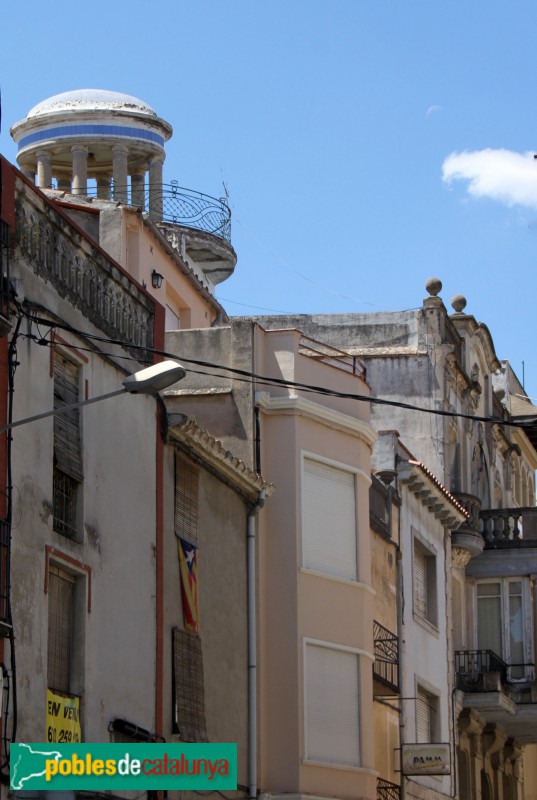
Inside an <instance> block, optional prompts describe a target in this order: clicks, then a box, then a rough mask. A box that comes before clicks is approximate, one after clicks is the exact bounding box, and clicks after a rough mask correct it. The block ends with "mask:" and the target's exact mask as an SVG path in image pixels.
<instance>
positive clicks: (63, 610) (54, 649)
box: [47, 569, 75, 692]
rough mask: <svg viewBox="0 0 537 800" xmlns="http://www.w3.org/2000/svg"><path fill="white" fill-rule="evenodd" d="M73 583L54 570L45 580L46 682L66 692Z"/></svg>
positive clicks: (69, 665) (66, 576)
mask: <svg viewBox="0 0 537 800" xmlns="http://www.w3.org/2000/svg"><path fill="white" fill-rule="evenodd" d="M74 588H75V579H74V578H72V577H71V576H70V575H68V574H67V573H65V572H60V570H53V569H51V571H50V572H49V576H48V649H47V682H48V686H49V688H50V689H56V690H57V691H60V692H69V678H70V671H71V641H72V632H73V598H74Z"/></svg>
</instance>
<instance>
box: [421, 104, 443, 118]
mask: <svg viewBox="0 0 537 800" xmlns="http://www.w3.org/2000/svg"><path fill="white" fill-rule="evenodd" d="M443 110H444V106H429V108H428V109H427V111H426V112H425V116H426V117H430V116H431V114H434V113H435V112H436V111H443Z"/></svg>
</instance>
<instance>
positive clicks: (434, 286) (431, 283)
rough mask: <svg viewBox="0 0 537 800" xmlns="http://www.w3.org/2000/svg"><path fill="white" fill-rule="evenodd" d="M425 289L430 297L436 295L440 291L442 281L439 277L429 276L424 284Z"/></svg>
mask: <svg viewBox="0 0 537 800" xmlns="http://www.w3.org/2000/svg"><path fill="white" fill-rule="evenodd" d="M425 288H426V290H427V291H428V292H429V294H430V295H431V297H436V296H437V294H439V293H440V292H441V291H442V281H441V280H440V278H429V280H428V281H427V283H426V284H425Z"/></svg>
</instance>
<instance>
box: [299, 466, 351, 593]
mask: <svg viewBox="0 0 537 800" xmlns="http://www.w3.org/2000/svg"><path fill="white" fill-rule="evenodd" d="M303 481H304V485H303V489H302V548H303V565H304V567H306V568H307V569H312V570H316V571H317V572H325V573H327V574H329V575H334V576H336V577H338V578H346V579H348V580H353V581H355V580H357V549H356V490H355V476H354V473H352V472H346V471H345V470H342V469H337V468H335V467H332V466H329V465H328V464H323V463H321V462H319V461H314V460H312V459H309V458H305V459H304V472H303Z"/></svg>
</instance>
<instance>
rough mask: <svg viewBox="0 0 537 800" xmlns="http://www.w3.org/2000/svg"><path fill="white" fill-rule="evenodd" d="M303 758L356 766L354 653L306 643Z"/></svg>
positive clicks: (357, 734) (357, 713) (357, 735)
mask: <svg viewBox="0 0 537 800" xmlns="http://www.w3.org/2000/svg"><path fill="white" fill-rule="evenodd" d="M305 668H306V680H305V685H306V758H307V759H310V760H312V761H321V762H328V763H338V764H348V765H352V766H359V765H360V706H359V697H360V692H359V663H358V656H357V655H356V654H354V653H346V652H343V651H341V650H334V649H332V648H328V647H320V646H318V645H307V646H306V664H305Z"/></svg>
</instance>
